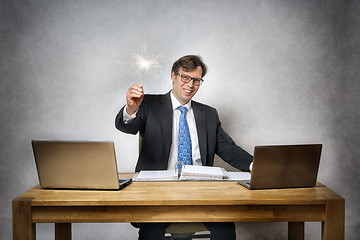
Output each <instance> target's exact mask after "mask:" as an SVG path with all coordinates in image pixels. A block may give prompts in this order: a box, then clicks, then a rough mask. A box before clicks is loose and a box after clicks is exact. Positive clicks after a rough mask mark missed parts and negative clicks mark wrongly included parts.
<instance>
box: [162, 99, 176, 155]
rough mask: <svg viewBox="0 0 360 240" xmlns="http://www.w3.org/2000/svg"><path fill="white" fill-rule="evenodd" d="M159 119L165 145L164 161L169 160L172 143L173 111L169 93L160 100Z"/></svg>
mask: <svg viewBox="0 0 360 240" xmlns="http://www.w3.org/2000/svg"><path fill="white" fill-rule="evenodd" d="M160 116H161V117H160V119H161V127H162V131H163V138H164V143H165V153H166V159H169V155H170V148H171V143H172V122H173V109H172V104H171V98H170V92H168V93H167V94H165V95H164V96H163V97H162V98H161V99H160Z"/></svg>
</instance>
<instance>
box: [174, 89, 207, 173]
mask: <svg viewBox="0 0 360 240" xmlns="http://www.w3.org/2000/svg"><path fill="white" fill-rule="evenodd" d="M170 97H171V103H172V108H173V127H172V144H171V149H170V156H169V164H168V169H174V168H175V165H176V162H177V159H178V156H177V155H178V141H179V119H180V114H181V113H180V110H179V109H178V108H179V107H180V106H182V104H181V103H180V102H179V101H178V100H177V99H176V98H175V96H174V94H173V93H172V91H171V94H170ZM183 106H184V107H186V108H187V109H188V110H187V111H186V121H187V123H188V126H189V131H190V138H191V151H192V162H193V165H202V162H201V156H200V148H199V140H198V134H197V129H196V122H195V117H194V111H193V109H192V107H191V100H190V101H189V102H188V103H187V104H185V105H183Z"/></svg>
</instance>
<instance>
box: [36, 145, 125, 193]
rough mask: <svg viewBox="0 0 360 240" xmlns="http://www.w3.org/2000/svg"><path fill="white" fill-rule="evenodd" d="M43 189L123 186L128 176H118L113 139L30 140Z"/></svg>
mask: <svg viewBox="0 0 360 240" xmlns="http://www.w3.org/2000/svg"><path fill="white" fill-rule="evenodd" d="M32 147H33V152H34V157H35V162H36V167H37V171H38V176H39V182H40V186H41V187H43V188H61V189H113V190H117V189H122V188H124V187H126V186H127V185H129V184H130V183H131V181H132V179H131V178H125V179H119V177H118V171H117V164H116V157H115V148H114V143H113V142H103V141H101V142H100V141H51V140H33V141H32Z"/></svg>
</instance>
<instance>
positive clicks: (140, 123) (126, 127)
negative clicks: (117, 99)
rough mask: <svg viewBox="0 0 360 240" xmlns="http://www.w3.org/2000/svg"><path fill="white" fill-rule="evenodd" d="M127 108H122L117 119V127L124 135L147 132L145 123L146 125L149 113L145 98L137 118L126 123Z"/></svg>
mask: <svg viewBox="0 0 360 240" xmlns="http://www.w3.org/2000/svg"><path fill="white" fill-rule="evenodd" d="M124 109H125V106H124V107H122V108H121V109H120V111H119V113H118V114H117V115H116V118H115V127H116V128H117V129H118V130H120V131H121V132H124V133H129V134H133V135H135V134H137V133H138V132H139V131H140V133H143V132H144V131H145V125H146V124H145V123H146V112H147V104H146V101H145V97H144V100H143V102H142V103H141V104H140V107H139V109H138V112H137V113H136V117H135V118H134V119H132V120H130V121H127V122H125V121H124V118H123V113H124Z"/></svg>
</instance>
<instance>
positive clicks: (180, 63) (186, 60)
mask: <svg viewBox="0 0 360 240" xmlns="http://www.w3.org/2000/svg"><path fill="white" fill-rule="evenodd" d="M199 66H200V67H201V69H202V74H201V77H204V76H205V74H206V72H207V66H206V65H205V63H203V61H202V59H201V57H200V56H196V55H187V56H184V57H181V58H179V59H178V60H177V61H176V62H174V64H173V66H172V69H171V72H178V71H179V70H180V68H183V69H184V71H185V72H191V71H193V70H195V68H197V67H199Z"/></svg>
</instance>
